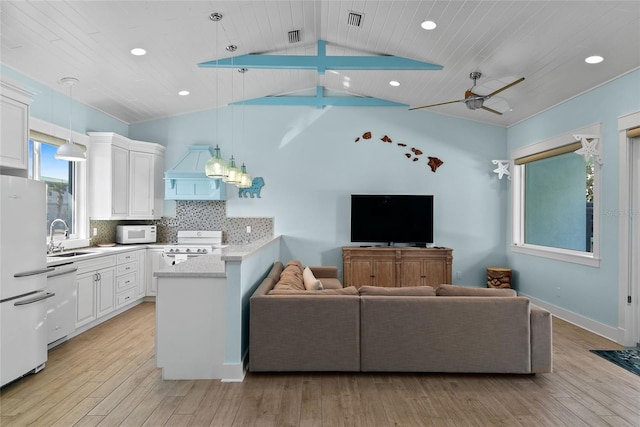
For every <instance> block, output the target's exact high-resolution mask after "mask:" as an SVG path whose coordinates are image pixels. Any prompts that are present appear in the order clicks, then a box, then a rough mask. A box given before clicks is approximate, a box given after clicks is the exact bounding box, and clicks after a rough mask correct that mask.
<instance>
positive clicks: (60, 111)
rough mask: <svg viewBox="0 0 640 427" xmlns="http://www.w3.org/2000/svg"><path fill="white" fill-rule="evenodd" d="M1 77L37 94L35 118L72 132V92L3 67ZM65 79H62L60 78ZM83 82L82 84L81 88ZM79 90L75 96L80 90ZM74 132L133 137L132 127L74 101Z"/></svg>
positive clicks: (0, 66)
mask: <svg viewBox="0 0 640 427" xmlns="http://www.w3.org/2000/svg"><path fill="white" fill-rule="evenodd" d="M0 74H1V75H2V77H3V78H7V77H8V81H13V82H15V83H18V84H20V86H21V87H22V88H23V89H25V90H27V91H29V92H31V93H33V95H34V96H33V101H32V102H31V106H30V114H31V117H36V118H38V119H41V120H44V121H46V122H49V123H53V124H56V125H58V126H62V127H63V128H67V129H68V128H69V100H70V98H69V95H68V94H69V89H68V88H67V87H66V86H63V85H60V88H59V90H54V89H51V88H49V87H47V86H45V85H43V84H42V83H39V82H37V81H35V80H32V79H30V78H28V77H26V76H23V75H22V74H20V73H18V72H16V71H14V70H13V69H11V68H9V67H7V66H5V65H2V64H0ZM62 77H65V76H60V78H62ZM80 85H82V82H79V83H78V86H80ZM78 86H76V87H75V88H74V89H73V90H74V93H75V92H76V91H77V90H78ZM72 113H73V115H72V120H71V128H72V129H73V130H74V131H76V132H79V133H87V132H115V133H118V134H120V135H123V136H127V134H128V133H129V125H128V124H127V123H125V122H123V121H121V120H118V119H116V118H114V117H112V116H110V115H108V114H106V113H103V112H102V111H99V110H96V109H95V108H92V107H88V106H87V105H85V104H81V103H79V102H77V101H75V100H74V101H73V109H72Z"/></svg>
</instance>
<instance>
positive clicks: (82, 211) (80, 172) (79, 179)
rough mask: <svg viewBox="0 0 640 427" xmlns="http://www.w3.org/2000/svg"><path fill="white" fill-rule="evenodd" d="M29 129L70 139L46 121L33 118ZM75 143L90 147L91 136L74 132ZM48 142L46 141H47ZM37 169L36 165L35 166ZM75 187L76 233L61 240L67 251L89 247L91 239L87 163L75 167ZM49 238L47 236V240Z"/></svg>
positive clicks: (60, 129) (64, 131)
mask: <svg viewBox="0 0 640 427" xmlns="http://www.w3.org/2000/svg"><path fill="white" fill-rule="evenodd" d="M29 128H30V130H32V131H35V132H39V133H42V134H45V135H50V136H53V137H54V138H59V139H63V140H66V139H69V129H68V128H63V127H62V126H58V125H55V124H53V123H49V122H46V121H44V120H41V119H38V118H35V117H31V118H30V119H29ZM72 137H73V141H74V142H76V143H79V144H82V145H84V146H87V147H88V146H89V136H87V135H83V134H81V133H78V132H72ZM45 142H46V141H45ZM34 167H35V165H34ZM74 170H75V171H74V180H75V182H74V186H75V188H74V189H75V194H74V196H73V209H74V213H75V220H74V221H75V224H74V230H75V233H74V235H72V236H69V239H64V240H61V242H62V243H63V246H64V248H65V249H74V248H81V247H86V246H89V245H90V243H91V239H90V237H89V217H88V214H87V194H88V188H87V183H88V181H87V162H77V163H76V164H75V167H74ZM48 238H49V236H48V235H47V239H48Z"/></svg>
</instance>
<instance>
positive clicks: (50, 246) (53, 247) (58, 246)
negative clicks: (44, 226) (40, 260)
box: [47, 218, 69, 254]
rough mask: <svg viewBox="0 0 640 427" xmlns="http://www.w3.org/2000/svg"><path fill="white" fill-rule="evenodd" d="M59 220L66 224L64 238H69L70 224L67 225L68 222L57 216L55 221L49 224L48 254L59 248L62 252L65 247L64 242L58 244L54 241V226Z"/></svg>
mask: <svg viewBox="0 0 640 427" xmlns="http://www.w3.org/2000/svg"><path fill="white" fill-rule="evenodd" d="M59 222H61V223H62V224H64V238H65V239H68V238H69V226H67V223H66V222H64V220H63V219H60V218H56V219H54V220H53V221H51V225H50V226H49V243H48V244H47V254H52V253H54V252H55V251H56V250H59V251H61V252H62V250H63V249H64V248H63V247H62V242H59V243H58V244H57V245H56V244H55V243H53V226H54V225H56V224H57V223H59Z"/></svg>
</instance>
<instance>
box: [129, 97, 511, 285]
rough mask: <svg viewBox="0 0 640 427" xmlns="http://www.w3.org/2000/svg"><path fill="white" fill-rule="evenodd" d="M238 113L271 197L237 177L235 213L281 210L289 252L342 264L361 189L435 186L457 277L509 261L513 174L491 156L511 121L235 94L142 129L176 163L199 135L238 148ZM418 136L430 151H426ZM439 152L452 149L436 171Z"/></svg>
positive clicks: (478, 275) (246, 152) (280, 226)
mask: <svg viewBox="0 0 640 427" xmlns="http://www.w3.org/2000/svg"><path fill="white" fill-rule="evenodd" d="M242 108H245V111H244V121H245V123H246V126H245V129H244V140H243V138H242V130H243V129H242ZM479 114H483V112H479ZM232 116H233V117H232ZM218 121H219V122H220V129H216V123H217V122H218ZM232 123H234V125H235V126H234V127H233V137H234V138H235V140H234V142H233V148H234V150H233V151H234V154H235V157H236V158H237V159H239V160H240V161H241V162H245V163H246V165H247V168H248V170H249V173H251V174H252V175H253V176H254V177H255V176H262V177H263V178H264V180H265V183H266V184H265V186H264V188H263V189H262V198H260V199H238V197H237V191H234V190H233V187H228V192H227V195H228V202H227V214H228V215H229V216H232V217H233V216H260V217H274V218H275V231H276V233H277V234H281V235H283V236H284V237H283V239H282V253H283V258H284V259H283V260H284V261H286V260H287V259H289V258H298V259H300V260H302V262H303V263H304V264H309V265H315V264H324V265H337V266H339V267H340V268H342V251H341V247H342V246H345V245H349V244H350V241H349V236H350V230H349V228H350V225H349V215H350V206H349V203H350V195H351V194H352V193H395V194H433V195H434V196H435V209H434V210H435V236H434V237H435V244H436V245H437V246H447V247H451V248H453V249H454V253H453V254H454V260H453V271H454V281H455V282H456V283H460V284H466V285H472V286H484V285H485V283H486V267H487V266H501V265H504V264H505V262H506V255H505V251H504V247H505V245H506V227H505V223H506V222H507V221H508V216H507V212H508V210H507V205H506V200H507V191H508V189H509V186H508V183H507V180H506V179H505V180H502V181H500V180H498V179H497V175H496V174H494V173H493V172H492V170H493V169H495V166H494V165H493V164H492V163H491V160H492V159H502V158H505V156H506V134H507V131H506V129H504V128H501V127H497V126H491V125H486V124H481V123H477V122H472V121H467V120H461V119H456V118H452V117H448V116H443V115H438V114H435V113H431V112H424V111H421V112H408V111H407V110H406V109H405V108H347V107H334V108H325V109H323V110H317V109H315V108H310V107H273V106H270V107H264V106H245V107H242V106H231V107H227V108H222V109H220V110H219V111H215V110H212V111H205V112H200V113H194V114H188V115H183V116H177V117H171V118H167V119H162V120H157V121H152V122H146V123H140V124H134V125H131V126H130V137H131V138H133V139H140V140H146V141H153V142H159V143H161V144H163V145H166V147H167V151H166V155H165V169H168V168H171V167H172V166H174V165H175V163H176V162H177V160H178V159H179V158H180V157H181V156H182V155H183V154H184V153H185V151H186V149H187V146H188V145H190V144H209V145H212V146H215V144H216V142H217V143H218V144H219V145H220V148H221V150H222V154H223V156H224V157H226V158H228V157H229V156H230V154H231V145H232V144H231V136H232V132H231V129H232V126H231V124H232ZM367 131H369V132H371V134H372V138H371V139H369V140H365V139H364V138H362V134H363V133H364V132H367ZM384 135H387V136H389V137H390V138H391V139H392V140H393V143H391V144H390V143H386V142H382V141H381V140H380V139H381V138H382V137H383V136H384ZM358 137H360V141H359V142H355V139H356V138H358ZM397 143H405V144H407V147H399V146H398V145H397ZM412 147H414V148H416V149H419V150H421V151H422V152H423V153H424V154H422V155H421V156H419V160H418V161H415V162H414V161H412V159H408V158H407V157H406V156H405V153H411V148H412ZM427 156H432V157H438V158H440V159H441V160H443V161H444V164H443V165H442V166H441V167H440V168H439V169H438V170H437V172H436V173H433V172H432V171H431V169H430V168H429V167H428V165H427V163H428V159H427ZM165 212H171V207H170V206H169V209H167V210H166V211H165ZM455 272H460V273H461V278H460V279H456V274H455Z"/></svg>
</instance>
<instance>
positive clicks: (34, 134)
mask: <svg viewBox="0 0 640 427" xmlns="http://www.w3.org/2000/svg"><path fill="white" fill-rule="evenodd" d="M29 139H34V140H36V141H40V142H46V143H47V144H51V145H56V146H60V145H64V144H66V143H67V140H66V139H62V138H58V137H57V136H53V135H48V134H46V133H42V132H38V131H35V130H30V131H29ZM74 143H75V144H76V145H77V146H78V147H80V148H81V149H82V151H84V152H86V151H87V147H86V146H84V145H82V144H78V143H77V142H74Z"/></svg>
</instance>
